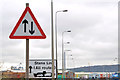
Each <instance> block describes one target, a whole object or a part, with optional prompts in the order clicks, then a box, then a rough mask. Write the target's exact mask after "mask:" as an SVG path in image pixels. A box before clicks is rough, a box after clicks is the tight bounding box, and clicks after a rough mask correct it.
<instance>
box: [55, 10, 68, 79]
mask: <svg viewBox="0 0 120 80" xmlns="http://www.w3.org/2000/svg"><path fill="white" fill-rule="evenodd" d="M67 11H68V10H60V11H57V12H56V13H55V33H56V76H58V64H57V63H58V62H57V13H58V12H67ZM56 78H57V77H56Z"/></svg>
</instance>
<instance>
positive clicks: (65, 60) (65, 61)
mask: <svg viewBox="0 0 120 80" xmlns="http://www.w3.org/2000/svg"><path fill="white" fill-rule="evenodd" d="M67 44H70V43H67ZM67 51H71V50H64V70H65V72H66V66H67V58H66V52H67Z"/></svg>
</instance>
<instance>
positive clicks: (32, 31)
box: [29, 22, 35, 35]
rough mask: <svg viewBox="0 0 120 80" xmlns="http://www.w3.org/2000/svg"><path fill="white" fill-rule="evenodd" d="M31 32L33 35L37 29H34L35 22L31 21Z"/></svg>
mask: <svg viewBox="0 0 120 80" xmlns="http://www.w3.org/2000/svg"><path fill="white" fill-rule="evenodd" d="M29 32H30V34H31V35H32V34H33V33H34V32H35V30H33V22H31V30H29Z"/></svg>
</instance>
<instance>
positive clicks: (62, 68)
mask: <svg viewBox="0 0 120 80" xmlns="http://www.w3.org/2000/svg"><path fill="white" fill-rule="evenodd" d="M65 32H71V30H68V31H64V32H62V78H63V77H64V43H63V37H64V33H65Z"/></svg>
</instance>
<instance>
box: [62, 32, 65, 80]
mask: <svg viewBox="0 0 120 80" xmlns="http://www.w3.org/2000/svg"><path fill="white" fill-rule="evenodd" d="M64 32H65V31H64ZM64 32H62V78H63V77H64V45H63V34H64Z"/></svg>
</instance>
